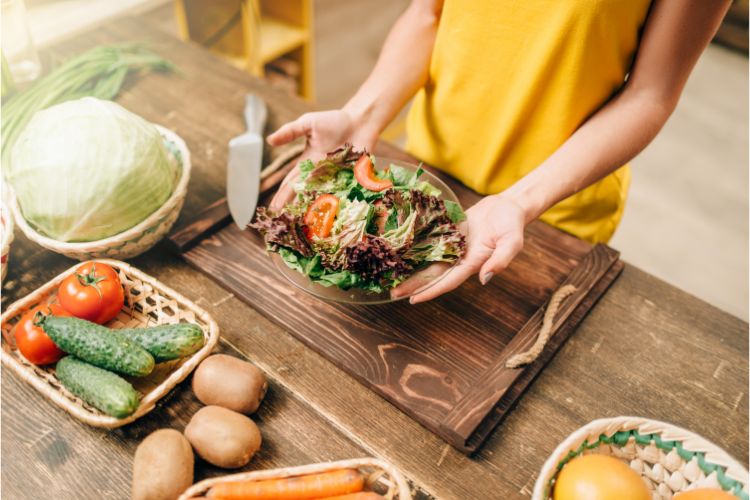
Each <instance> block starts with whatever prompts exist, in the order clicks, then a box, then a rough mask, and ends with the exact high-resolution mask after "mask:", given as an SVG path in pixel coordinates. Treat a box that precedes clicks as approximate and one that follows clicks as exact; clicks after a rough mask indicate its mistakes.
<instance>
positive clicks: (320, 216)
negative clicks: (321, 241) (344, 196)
mask: <svg viewBox="0 0 750 500" xmlns="http://www.w3.org/2000/svg"><path fill="white" fill-rule="evenodd" d="M338 212H339V199H338V198H336V197H335V196H334V195H332V194H321V195H320V196H318V197H317V198H315V201H313V202H312V205H310V207H309V208H308V209H307V212H306V213H305V218H304V222H305V229H304V231H305V235H306V236H307V239H312V237H313V236H317V237H319V238H325V237H327V236H330V235H331V229H333V223H334V221H335V220H336V215H337V214H338Z"/></svg>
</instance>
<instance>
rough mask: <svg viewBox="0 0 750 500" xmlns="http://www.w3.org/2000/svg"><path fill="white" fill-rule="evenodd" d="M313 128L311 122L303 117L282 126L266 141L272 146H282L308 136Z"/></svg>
mask: <svg viewBox="0 0 750 500" xmlns="http://www.w3.org/2000/svg"><path fill="white" fill-rule="evenodd" d="M311 127H312V125H311V124H310V121H309V120H307V119H305V117H304V115H303V116H301V117H299V118H297V119H296V120H294V121H293V122H289V123H286V124H284V125H282V126H281V127H280V128H279V129H278V130H277V131H276V132H274V133H273V134H271V135H269V136H268V137H267V138H266V141H268V144H270V145H271V146H281V145H283V144H286V143H287V142H291V141H293V140H294V139H296V138H297V137H302V136H306V135H307V134H308V133H309V132H310V130H311Z"/></svg>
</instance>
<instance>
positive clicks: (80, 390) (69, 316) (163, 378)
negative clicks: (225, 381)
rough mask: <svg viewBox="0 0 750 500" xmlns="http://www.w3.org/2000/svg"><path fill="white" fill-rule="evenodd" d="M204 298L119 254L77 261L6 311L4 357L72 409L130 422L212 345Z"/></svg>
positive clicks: (87, 418)
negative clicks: (196, 299)
mask: <svg viewBox="0 0 750 500" xmlns="http://www.w3.org/2000/svg"><path fill="white" fill-rule="evenodd" d="M218 336H219V330H218V326H217V325H216V323H215V322H214V321H213V320H212V319H211V317H210V316H209V315H208V314H207V313H206V312H205V311H204V310H202V309H201V308H199V307H198V306H196V305H195V304H193V303H192V302H190V301H189V300H187V299H186V298H185V297H183V296H182V295H180V294H178V293H177V292H175V291H174V290H172V289H170V288H168V287H166V286H164V285H163V284H161V283H159V282H158V281H157V280H155V279H154V278H152V277H150V276H148V275H146V274H144V273H142V272H141V271H139V270H137V269H135V268H133V267H131V266H130V265H128V264H126V263H124V262H119V261H115V260H101V261H91V262H87V263H84V264H82V265H78V266H75V267H73V268H71V269H69V270H68V271H66V272H64V273H63V274H61V275H59V276H58V277H56V278H55V279H53V280H52V281H50V282H48V283H47V284H46V285H44V286H42V287H41V288H39V289H37V290H36V291H34V292H32V293H31V294H29V295H28V296H26V297H24V298H23V299H21V300H19V301H17V302H15V303H13V304H12V305H11V306H10V307H8V308H7V309H6V310H5V311H4V312H3V314H2V362H3V365H4V366H5V367H6V368H10V369H11V370H13V371H14V372H15V373H16V374H18V375H19V376H20V377H21V378H22V379H23V380H25V381H27V382H28V383H30V384H31V385H32V386H34V388H35V389H37V390H38V391H39V392H41V393H42V394H43V395H44V396H46V397H48V398H49V399H50V400H52V401H53V402H54V403H55V404H56V405H58V406H60V407H61V408H63V409H64V410H65V411H67V412H68V413H70V414H72V415H73V416H75V417H76V418H78V419H80V420H82V421H84V422H86V423H88V424H90V425H93V426H97V427H106V428H114V427H120V426H122V425H125V424H127V423H129V422H132V421H133V420H135V419H137V418H139V417H141V416H143V415H145V414H146V413H148V412H149V411H151V410H152V409H153V408H154V407H155V405H156V402H157V401H158V400H159V399H161V398H162V397H164V396H165V395H166V394H167V393H168V392H169V391H170V390H171V389H172V388H174V387H175V386H176V385H177V384H178V383H179V382H181V381H182V380H184V379H185V377H187V376H188V375H189V374H190V372H192V370H193V369H195V367H196V366H197V365H198V364H199V363H200V362H201V360H203V359H204V358H205V357H206V356H208V354H209V353H210V352H211V350H212V349H213V347H214V346H215V345H216V342H217V341H218Z"/></svg>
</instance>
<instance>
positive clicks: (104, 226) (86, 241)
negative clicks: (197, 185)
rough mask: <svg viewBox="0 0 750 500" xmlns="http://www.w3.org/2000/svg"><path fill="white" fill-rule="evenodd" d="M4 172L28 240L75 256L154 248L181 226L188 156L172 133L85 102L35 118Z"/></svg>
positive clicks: (106, 105)
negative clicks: (176, 226)
mask: <svg viewBox="0 0 750 500" xmlns="http://www.w3.org/2000/svg"><path fill="white" fill-rule="evenodd" d="M5 176H6V178H7V180H8V183H9V184H10V185H11V186H12V188H13V193H14V203H13V213H14V215H15V219H16V223H17V224H18V227H19V228H20V229H21V231H23V233H24V234H25V235H26V236H27V237H28V238H29V239H30V240H32V241H34V242H36V243H39V244H40V245H42V246H44V247H45V248H48V249H50V250H52V251H55V252H58V253H62V254H63V255H66V256H68V257H71V258H74V259H79V260H86V259H90V258H101V257H117V258H121V259H122V258H130V257H134V256H136V255H138V254H140V253H142V252H144V251H146V250H148V249H149V248H150V247H152V246H153V245H154V244H155V243H156V242H157V241H158V240H159V239H160V238H161V237H162V236H163V235H164V234H166V232H167V231H169V229H170V228H171V227H172V225H173V224H174V222H175V221H176V220H177V216H178V215H179V212H180V209H181V208H182V205H183V203H184V201H185V195H186V193H187V185H188V181H189V179H190V153H189V151H188V149H187V147H186V146H185V143H184V142H183V141H182V139H180V138H179V137H178V136H177V135H176V134H175V133H174V132H171V131H169V130H167V129H164V128H161V127H158V126H156V125H153V124H151V123H149V122H147V121H145V120H144V119H142V118H141V117H139V116H138V115H135V114H133V113H131V112H129V111H128V110H126V109H125V108H123V107H122V106H120V105H118V104H116V103H114V102H112V101H103V100H99V99H95V98H93V97H85V98H83V99H80V100H77V101H68V102H66V103H63V104H58V105H56V106H53V107H51V108H48V109H45V110H43V111H40V112H38V113H37V114H36V115H35V116H34V118H33V119H32V120H31V122H30V123H29V124H28V125H27V126H26V128H25V130H24V132H23V133H22V134H21V135H20V136H19V138H18V140H17V142H16V145H15V147H14V149H13V152H12V154H11V157H10V163H9V165H8V167H7V168H6V172H5Z"/></svg>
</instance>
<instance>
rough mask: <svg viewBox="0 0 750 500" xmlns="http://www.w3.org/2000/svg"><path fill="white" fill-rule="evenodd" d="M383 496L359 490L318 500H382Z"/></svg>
mask: <svg viewBox="0 0 750 500" xmlns="http://www.w3.org/2000/svg"><path fill="white" fill-rule="evenodd" d="M384 498H385V497H383V496H381V495H378V494H377V493H373V492H372V491H360V492H359V493H349V494H348V495H338V496H335V497H326V498H321V499H320V500H384Z"/></svg>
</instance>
